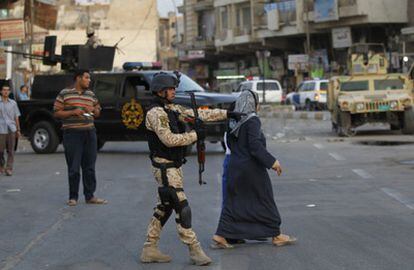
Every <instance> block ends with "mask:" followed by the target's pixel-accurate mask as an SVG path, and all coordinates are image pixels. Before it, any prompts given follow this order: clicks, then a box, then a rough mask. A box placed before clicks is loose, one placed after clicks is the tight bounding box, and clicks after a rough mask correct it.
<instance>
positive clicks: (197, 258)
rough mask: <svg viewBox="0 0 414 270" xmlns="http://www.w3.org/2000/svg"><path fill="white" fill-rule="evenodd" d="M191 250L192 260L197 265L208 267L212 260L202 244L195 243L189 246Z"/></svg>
mask: <svg viewBox="0 0 414 270" xmlns="http://www.w3.org/2000/svg"><path fill="white" fill-rule="evenodd" d="M188 247H189V249H190V260H191V262H192V263H193V264H195V265H199V266H201V265H208V264H210V263H211V259H210V258H209V257H208V256H207V255H206V254H205V253H204V251H203V249H202V248H201V245H200V243H195V244H192V245H189V246H188Z"/></svg>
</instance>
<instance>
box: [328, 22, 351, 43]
mask: <svg viewBox="0 0 414 270" xmlns="http://www.w3.org/2000/svg"><path fill="white" fill-rule="evenodd" d="M332 44H333V47H334V48H348V47H351V45H352V35H351V28H350V27H341V28H333V29H332Z"/></svg>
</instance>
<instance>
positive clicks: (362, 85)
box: [341, 81, 369, 92]
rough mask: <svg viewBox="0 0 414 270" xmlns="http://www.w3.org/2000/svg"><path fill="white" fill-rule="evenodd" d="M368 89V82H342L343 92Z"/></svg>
mask: <svg viewBox="0 0 414 270" xmlns="http://www.w3.org/2000/svg"><path fill="white" fill-rule="evenodd" d="M368 89H369V87H368V81H352V82H341V91H345V92H352V91H366V90H368Z"/></svg>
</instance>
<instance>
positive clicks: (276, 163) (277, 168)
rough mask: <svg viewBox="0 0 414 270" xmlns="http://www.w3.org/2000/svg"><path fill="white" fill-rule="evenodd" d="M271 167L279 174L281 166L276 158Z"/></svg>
mask: <svg viewBox="0 0 414 270" xmlns="http://www.w3.org/2000/svg"><path fill="white" fill-rule="evenodd" d="M272 169H273V170H274V171H276V173H277V175H278V176H280V175H281V174H282V166H281V165H280V163H279V160H276V161H275V163H274V164H273V166H272Z"/></svg>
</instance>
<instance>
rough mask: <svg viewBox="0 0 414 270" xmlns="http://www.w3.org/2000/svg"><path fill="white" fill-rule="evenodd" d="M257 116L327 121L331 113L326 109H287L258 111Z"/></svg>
mask: <svg viewBox="0 0 414 270" xmlns="http://www.w3.org/2000/svg"><path fill="white" fill-rule="evenodd" d="M259 116H260V117H263V118H280V119H300V120H308V119H309V120H318V121H329V120H331V114H330V113H329V112H327V111H324V112H293V111H292V112H287V111H280V112H278V111H274V112H269V111H267V112H266V111H260V112H259Z"/></svg>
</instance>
